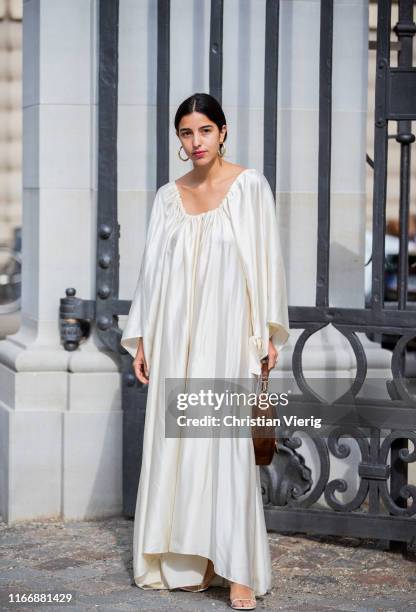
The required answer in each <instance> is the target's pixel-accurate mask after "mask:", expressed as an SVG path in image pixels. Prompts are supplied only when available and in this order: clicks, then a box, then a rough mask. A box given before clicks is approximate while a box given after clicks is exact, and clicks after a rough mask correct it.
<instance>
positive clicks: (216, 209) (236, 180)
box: [172, 168, 253, 217]
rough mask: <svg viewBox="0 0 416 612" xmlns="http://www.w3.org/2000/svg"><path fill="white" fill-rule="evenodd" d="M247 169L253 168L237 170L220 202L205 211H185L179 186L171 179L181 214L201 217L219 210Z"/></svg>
mask: <svg viewBox="0 0 416 612" xmlns="http://www.w3.org/2000/svg"><path fill="white" fill-rule="evenodd" d="M249 170H253V168H244V170H242V171H241V172H239V173H238V174H237V176H236V177H235V179H234V180H233V182H232V183H231V185H230V186H229V188H228V191H227V193H226V194H225V196H224V197H223V199H222V200H221V202H220V203H219V204H218V206H216V207H215V208H210V209H209V210H206V211H204V212H200V213H188V212H187V210H186V209H185V206H184V205H183V200H182V196H181V193H180V191H179V187H178V186H177V184H176V181H175V180H174V181H172V185H173V187H174V189H175V192H176V196H177V199H178V203H179V206H180V208H181V210H182V212H183V214H184V215H185V216H186V217H202V216H205V215H209V214H212V213H214V212H216V211H218V210H220V209H221V208H222V207H223V206H224V203H225V202H226V200H228V198H229V196H230V194H231V193H232V191H233V189H234V187H236V186H237V183H238V181H239V179H240V177H241V176H242V175H243V174H245V173H246V172H248V171H249Z"/></svg>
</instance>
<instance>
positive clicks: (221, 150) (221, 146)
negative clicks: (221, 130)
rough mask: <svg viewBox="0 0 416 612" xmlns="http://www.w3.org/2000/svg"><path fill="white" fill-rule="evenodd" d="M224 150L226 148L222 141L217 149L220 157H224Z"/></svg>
mask: <svg viewBox="0 0 416 612" xmlns="http://www.w3.org/2000/svg"><path fill="white" fill-rule="evenodd" d="M225 151H226V148H225V146H224V143H223V142H222V143H221V144H220V148H219V149H218V155H219V156H220V157H224V155H225Z"/></svg>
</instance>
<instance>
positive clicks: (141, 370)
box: [133, 338, 149, 385]
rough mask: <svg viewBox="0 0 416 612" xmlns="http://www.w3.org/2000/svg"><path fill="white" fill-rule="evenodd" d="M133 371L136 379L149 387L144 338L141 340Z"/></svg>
mask: <svg viewBox="0 0 416 612" xmlns="http://www.w3.org/2000/svg"><path fill="white" fill-rule="evenodd" d="M133 369H134V373H135V375H136V378H138V379H139V380H140V382H141V383H143V384H144V385H147V384H148V383H149V370H148V368H147V362H146V358H145V356H144V350H143V338H139V344H138V347H137V353H136V357H135V358H134V360H133Z"/></svg>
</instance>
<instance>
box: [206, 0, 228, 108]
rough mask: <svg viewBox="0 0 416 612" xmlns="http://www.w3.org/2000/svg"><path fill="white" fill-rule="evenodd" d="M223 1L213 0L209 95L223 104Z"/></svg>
mask: <svg viewBox="0 0 416 612" xmlns="http://www.w3.org/2000/svg"><path fill="white" fill-rule="evenodd" d="M223 13H224V2H223V0H211V18H210V33H209V93H210V94H211V96H214V98H216V99H217V100H218V102H219V103H220V104H222V63H223V44H222V39H223V25H224V24H223V21H224V14H223Z"/></svg>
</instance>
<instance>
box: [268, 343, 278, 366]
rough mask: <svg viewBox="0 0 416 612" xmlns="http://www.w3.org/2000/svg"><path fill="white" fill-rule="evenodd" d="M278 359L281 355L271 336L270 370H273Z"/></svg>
mask: <svg viewBox="0 0 416 612" xmlns="http://www.w3.org/2000/svg"><path fill="white" fill-rule="evenodd" d="M278 359H279V355H278V352H277V349H276V348H275V346H274V344H273V342H272V339H271V338H269V370H272V369H273V368H274V367H275V365H276V363H277V361H278Z"/></svg>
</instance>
